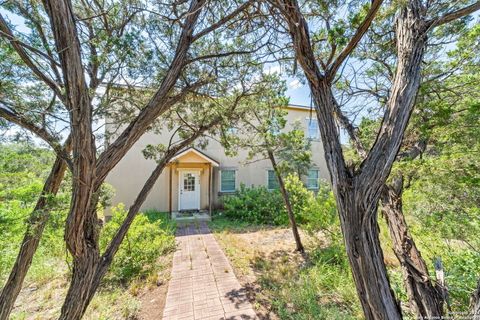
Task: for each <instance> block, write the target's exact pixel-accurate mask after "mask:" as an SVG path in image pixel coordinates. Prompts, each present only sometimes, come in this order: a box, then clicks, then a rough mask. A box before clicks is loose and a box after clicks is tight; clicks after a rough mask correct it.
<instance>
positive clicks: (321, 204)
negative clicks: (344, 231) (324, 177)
mask: <svg viewBox="0 0 480 320" xmlns="http://www.w3.org/2000/svg"><path fill="white" fill-rule="evenodd" d="M285 188H286V189H287V191H288V194H289V196H290V202H291V204H292V207H293V212H294V214H295V217H296V218H297V223H298V224H300V225H302V227H303V228H304V229H305V230H308V231H312V232H314V231H319V230H324V231H327V230H331V228H332V227H337V226H338V223H337V221H338V218H337V207H336V204H335V198H334V196H333V192H332V191H331V188H330V186H329V185H328V184H327V183H320V186H319V189H318V191H317V193H316V194H315V193H314V192H312V191H310V190H308V189H307V188H306V187H305V185H304V184H303V182H302V181H301V180H300V179H299V178H298V176H297V175H289V176H287V177H286V178H285Z"/></svg>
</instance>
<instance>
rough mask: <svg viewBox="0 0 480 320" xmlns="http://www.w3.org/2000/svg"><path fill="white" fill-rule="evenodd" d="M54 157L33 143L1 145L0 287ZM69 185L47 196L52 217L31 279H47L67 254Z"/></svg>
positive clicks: (35, 260) (36, 256) (14, 256)
mask: <svg viewBox="0 0 480 320" xmlns="http://www.w3.org/2000/svg"><path fill="white" fill-rule="evenodd" d="M53 159H54V156H53V153H52V152H51V151H48V150H45V149H42V148H38V147H35V146H33V145H30V144H0V234H1V235H2V237H0V286H1V285H2V284H3V281H4V280H5V279H6V277H7V276H8V273H9V272H10V269H11V267H12V266H13V263H14V261H15V259H16V256H17V253H18V246H19V245H20V243H21V241H22V238H23V235H24V233H25V230H26V227H27V219H28V218H29V216H30V214H31V212H32V210H33V208H34V207H35V203H36V201H37V199H38V196H39V195H40V192H41V190H42V187H43V183H44V180H45V179H46V177H47V175H48V172H49V170H50V167H51V165H52V163H53ZM68 188H69V186H68V184H67V185H62V188H61V189H60V192H59V193H58V195H57V196H56V197H49V198H48V203H49V209H50V219H49V221H48V223H47V226H46V228H45V231H44V234H43V237H42V240H41V241H40V246H39V248H38V250H37V253H36V254H35V257H34V259H33V264H32V267H31V269H30V271H29V273H28V277H29V279H36V280H42V279H45V278H48V277H49V276H50V272H51V267H52V264H55V260H56V258H57V257H61V259H64V257H65V245H64V242H63V227H64V219H65V216H66V210H67V209H68V204H69V199H70V197H69V194H68V192H67V190H68ZM66 189H67V190H66ZM37 214H43V212H38V213H37Z"/></svg>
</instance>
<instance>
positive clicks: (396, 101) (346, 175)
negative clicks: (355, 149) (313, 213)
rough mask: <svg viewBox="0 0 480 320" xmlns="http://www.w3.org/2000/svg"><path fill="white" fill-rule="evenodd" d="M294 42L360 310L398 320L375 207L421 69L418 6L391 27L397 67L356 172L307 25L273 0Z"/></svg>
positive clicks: (290, 3) (293, 9)
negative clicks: (372, 137)
mask: <svg viewBox="0 0 480 320" xmlns="http://www.w3.org/2000/svg"><path fill="white" fill-rule="evenodd" d="M276 3H277V5H278V7H279V8H280V10H281V12H282V14H283V16H284V17H285V20H286V22H287V23H288V28H289V30H290V35H291V37H292V40H293V45H294V48H295V53H296V59H297V60H298V62H299V64H300V65H301V66H302V69H303V70H304V73H305V76H306V78H307V80H308V83H309V86H310V90H311V93H312V97H313V101H314V105H315V110H316V113H317V118H318V120H319V121H318V123H319V129H320V133H321V136H322V142H323V144H324V152H325V159H326V162H327V166H328V169H329V172H330V177H331V184H332V188H333V191H334V194H335V198H336V201H337V208H338V212H339V216H340V222H341V226H342V232H343V235H344V239H345V246H346V250H347V254H348V258H349V262H350V265H351V269H352V274H353V278H354V281H355V285H356V288H357V293H358V296H359V298H360V302H361V304H362V308H363V311H364V314H365V317H366V318H367V319H401V318H402V314H401V310H400V307H399V304H398V302H397V301H396V299H395V296H394V294H393V292H392V290H391V288H390V283H389V280H388V275H387V270H386V267H385V264H384V261H383V253H382V249H381V247H380V242H379V239H378V225H377V209H378V201H379V198H380V194H381V190H382V188H383V186H384V184H385V182H386V180H387V178H388V176H389V174H390V170H391V168H392V165H393V162H394V160H395V156H396V155H397V153H398V150H399V148H400V145H401V142H402V140H403V135H404V132H405V129H406V126H407V124H408V121H409V118H410V115H411V112H412V109H413V105H414V99H415V96H416V94H417V92H418V88H419V85H420V69H421V62H422V59H423V55H424V51H425V47H426V43H427V36H426V31H427V25H426V24H425V23H424V20H423V18H424V17H423V16H422V15H423V14H424V11H423V10H422V5H421V3H420V2H419V1H417V0H410V1H409V2H408V3H406V4H405V5H404V7H403V8H402V9H401V12H400V14H399V16H398V18H397V23H396V40H397V41H396V43H397V52H398V63H397V70H396V74H395V78H394V80H393V85H392V88H391V93H390V97H389V100H388V103H387V110H386V112H385V115H384V119H383V122H382V126H381V128H380V130H379V132H378V134H377V138H376V141H375V143H374V144H373V146H372V148H371V150H370V152H369V153H368V154H367V156H366V158H365V160H364V161H363V162H362V164H361V166H360V168H359V169H358V170H356V171H352V170H350V169H348V168H347V166H346V164H345V159H344V157H343V151H342V148H341V144H340V141H339V133H338V129H337V127H336V123H335V117H334V115H335V109H336V102H335V98H334V96H333V93H332V88H331V87H332V85H331V80H330V79H333V78H334V76H335V75H331V74H327V75H324V74H322V73H321V72H320V69H319V67H318V65H317V63H316V58H315V54H314V52H313V49H312V46H311V42H310V38H309V30H308V25H307V23H306V21H305V19H304V18H303V16H302V14H301V11H300V8H299V6H298V3H297V1H295V0H283V1H280V0H279V1H276Z"/></svg>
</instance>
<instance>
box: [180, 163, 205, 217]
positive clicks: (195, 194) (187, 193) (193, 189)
mask: <svg viewBox="0 0 480 320" xmlns="http://www.w3.org/2000/svg"><path fill="white" fill-rule="evenodd" d="M179 177H180V181H179V184H178V185H179V189H180V190H179V192H180V195H179V206H178V207H179V210H199V209H200V174H199V172H198V171H180V175H179Z"/></svg>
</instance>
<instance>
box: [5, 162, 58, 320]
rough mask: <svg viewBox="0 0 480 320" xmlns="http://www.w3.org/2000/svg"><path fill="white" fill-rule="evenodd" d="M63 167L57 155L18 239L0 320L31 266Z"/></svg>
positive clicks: (17, 292)
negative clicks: (50, 200)
mask: <svg viewBox="0 0 480 320" xmlns="http://www.w3.org/2000/svg"><path fill="white" fill-rule="evenodd" d="M66 169H67V165H66V163H65V161H64V160H63V159H62V158H61V157H60V156H57V158H56V159H55V163H54V164H53V166H52V170H51V171H50V174H49V176H48V178H47V180H46V182H45V184H44V186H43V190H42V193H41V195H40V197H39V199H38V200H37V203H36V205H35V208H34V209H33V211H32V213H31V214H30V218H29V220H28V223H27V231H26V232H25V235H24V237H23V240H22V244H21V246H20V251H19V252H18V255H17V259H16V260H15V264H14V265H13V267H12V270H11V271H10V276H9V277H8V280H7V282H6V283H5V286H4V288H3V289H2V292H1V294H0V320H6V319H8V317H9V315H10V312H11V311H12V309H13V306H14V304H15V300H16V299H17V296H18V294H19V293H20V290H21V289H22V284H23V281H24V279H25V276H26V275H27V272H28V269H29V268H30V265H31V264H32V260H33V256H34V254H35V252H36V251H37V248H38V244H39V242H40V238H41V237H42V234H43V230H44V229H45V226H46V224H47V221H48V218H49V216H50V208H49V207H48V205H49V200H48V197H49V196H55V195H56V194H57V192H58V189H59V188H60V184H61V182H62V181H63V177H64V174H65V171H66Z"/></svg>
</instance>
